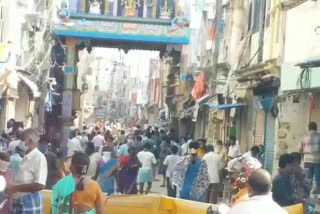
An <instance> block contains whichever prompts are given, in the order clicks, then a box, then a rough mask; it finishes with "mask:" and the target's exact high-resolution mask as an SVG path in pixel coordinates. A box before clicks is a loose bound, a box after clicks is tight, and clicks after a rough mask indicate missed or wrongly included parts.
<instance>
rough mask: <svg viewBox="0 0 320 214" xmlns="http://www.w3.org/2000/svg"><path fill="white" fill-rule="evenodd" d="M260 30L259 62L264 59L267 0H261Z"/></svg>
mask: <svg viewBox="0 0 320 214" xmlns="http://www.w3.org/2000/svg"><path fill="white" fill-rule="evenodd" d="M260 12H261V13H260V23H259V26H260V31H259V53H258V62H262V61H263V45H264V24H265V13H266V0H261V8H260Z"/></svg>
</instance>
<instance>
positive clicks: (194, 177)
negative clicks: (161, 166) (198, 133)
mask: <svg viewBox="0 0 320 214" xmlns="http://www.w3.org/2000/svg"><path fill="white" fill-rule="evenodd" d="M198 149H199V143H198V142H196V141H194V142H191V143H190V144H189V155H188V156H185V157H183V159H182V160H181V161H179V162H177V164H176V166H175V168H174V170H173V176H172V184H173V185H174V186H176V187H177V191H179V192H180V198H182V199H186V200H192V201H200V202H204V201H205V193H206V191H207V188H208V187H209V184H210V180H209V174H208V169H207V164H206V162H205V161H202V160H201V159H200V158H199V157H198V155H197V151H198Z"/></svg>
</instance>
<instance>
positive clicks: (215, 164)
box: [203, 145, 224, 204]
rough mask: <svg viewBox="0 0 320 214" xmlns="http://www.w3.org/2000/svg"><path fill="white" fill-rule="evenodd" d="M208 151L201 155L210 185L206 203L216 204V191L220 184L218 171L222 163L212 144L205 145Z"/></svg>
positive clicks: (221, 167)
mask: <svg viewBox="0 0 320 214" xmlns="http://www.w3.org/2000/svg"><path fill="white" fill-rule="evenodd" d="M207 151H208V153H207V154H205V155H204V156H203V160H204V161H205V162H206V163H207V167H208V174H209V179H210V185H209V188H208V191H207V197H206V200H207V203H211V204H216V203H217V202H218V192H219V184H220V172H221V169H223V166H224V163H223V161H222V159H221V157H220V155H218V154H217V153H215V152H214V149H213V145H208V146H207Z"/></svg>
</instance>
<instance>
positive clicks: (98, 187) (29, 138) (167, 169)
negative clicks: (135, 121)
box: [0, 121, 320, 214]
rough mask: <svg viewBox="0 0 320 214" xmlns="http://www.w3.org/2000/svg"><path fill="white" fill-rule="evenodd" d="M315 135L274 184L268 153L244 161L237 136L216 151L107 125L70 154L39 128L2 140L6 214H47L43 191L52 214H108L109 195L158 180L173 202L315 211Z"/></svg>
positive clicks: (82, 134) (171, 135)
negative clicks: (265, 158) (48, 197)
mask: <svg viewBox="0 0 320 214" xmlns="http://www.w3.org/2000/svg"><path fill="white" fill-rule="evenodd" d="M9 122H10V121H9ZM9 122H8V127H10V123H9ZM309 130H310V133H309V134H308V135H306V136H305V137H304V138H303V139H302V141H301V145H300V146H299V152H294V153H290V154H283V155H281V156H280V158H279V173H278V174H277V176H276V177H275V178H274V179H273V180H272V179H271V175H270V174H269V173H268V172H267V171H265V170H263V169H262V168H263V165H262V163H263V162H262V160H263V156H264V150H263V146H261V145H260V146H253V147H252V148H251V149H250V151H248V152H246V153H244V154H242V153H241V149H240V146H239V144H238V143H237V142H236V140H235V138H233V137H231V138H230V139H229V141H228V142H227V143H223V142H222V141H217V142H215V143H214V145H213V144H209V143H206V140H205V139H198V140H193V139H192V138H191V137H186V138H182V139H181V141H179V139H178V137H177V135H176V132H175V130H173V129H171V130H165V129H161V130H160V129H158V128H156V127H147V128H146V129H142V128H141V127H139V126H138V127H134V128H132V129H130V130H127V132H128V133H126V131H125V130H121V131H119V134H118V133H116V132H115V130H112V129H110V128H109V127H108V126H106V127H102V128H100V127H93V128H91V129H86V128H84V129H83V130H82V131H80V130H73V131H72V132H71V133H70V139H69V141H68V143H67V146H66V147H64V146H63V144H61V145H60V144H59V145H56V144H54V143H53V141H52V140H50V139H49V138H48V137H46V136H39V134H38V132H37V131H36V130H35V129H26V130H22V129H20V128H16V129H11V132H10V133H7V134H6V133H3V134H2V136H1V139H0V146H1V151H2V152H0V175H2V176H4V177H5V179H6V181H7V190H6V192H3V193H0V196H1V198H5V199H6V203H5V206H4V207H3V208H2V209H0V213H17V214H18V213H43V206H44V204H43V198H42V194H41V190H43V189H51V190H52V196H51V203H52V213H72V212H74V213H98V214H102V213H104V202H105V195H112V194H148V193H150V191H151V190H152V184H153V182H154V181H155V180H156V179H157V178H160V179H162V185H161V186H162V187H166V188H167V194H168V196H170V197H178V198H181V199H187V200H193V201H200V202H208V203H213V204H216V203H218V202H221V201H225V199H226V198H228V199H230V201H231V204H232V207H231V210H230V213H231V214H233V213H256V210H254V209H252V208H257V209H258V210H261V212H260V213H263V212H264V211H263V207H266V208H267V207H269V208H270V209H273V210H274V211H275V212H276V213H279V214H280V213H285V212H284V211H283V210H282V209H281V208H280V206H282V207H283V206H290V205H294V204H297V203H303V204H305V205H308V199H309V198H310V193H311V189H312V181H313V177H315V181H316V184H315V186H316V188H315V190H314V191H313V193H315V194H317V193H319V191H318V190H319V176H320V170H319V166H320V156H319V154H320V153H319V152H320V135H319V134H318V132H317V125H316V124H315V123H310V125H309ZM302 158H303V162H304V164H305V166H304V168H302V167H301V162H302ZM156 174H160V175H161V177H157V176H156ZM228 184H231V185H228ZM228 186H229V187H230V188H229V189H228ZM306 207H308V206H306ZM250 210H251V211H250ZM252 210H254V212H253V211H252Z"/></svg>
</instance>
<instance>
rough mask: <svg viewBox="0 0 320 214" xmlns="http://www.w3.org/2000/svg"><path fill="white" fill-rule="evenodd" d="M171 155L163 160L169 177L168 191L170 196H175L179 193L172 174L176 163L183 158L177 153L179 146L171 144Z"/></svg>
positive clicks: (167, 177)
mask: <svg viewBox="0 0 320 214" xmlns="http://www.w3.org/2000/svg"><path fill="white" fill-rule="evenodd" d="M171 152H172V154H171V155H168V156H167V157H166V158H165V159H164V162H163V165H164V166H165V168H166V170H165V175H166V179H167V191H168V196H170V197H173V198H175V197H176V194H177V188H176V187H174V186H173V185H172V176H173V170H174V167H175V166H176V164H177V163H178V162H179V161H180V160H181V157H180V156H179V155H177V153H178V147H176V146H171Z"/></svg>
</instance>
